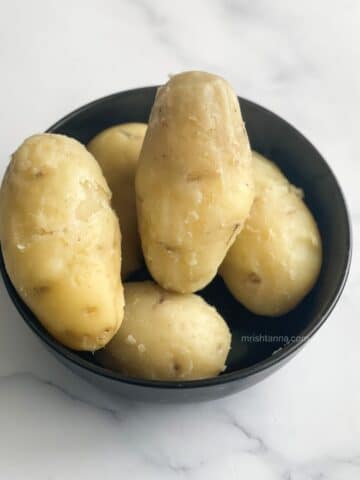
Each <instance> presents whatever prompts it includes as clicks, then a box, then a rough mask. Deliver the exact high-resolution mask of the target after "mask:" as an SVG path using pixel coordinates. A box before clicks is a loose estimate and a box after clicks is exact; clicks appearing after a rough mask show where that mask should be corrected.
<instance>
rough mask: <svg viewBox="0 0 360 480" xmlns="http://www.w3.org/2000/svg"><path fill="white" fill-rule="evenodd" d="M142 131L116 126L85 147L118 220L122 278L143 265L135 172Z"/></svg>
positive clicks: (134, 126)
mask: <svg viewBox="0 0 360 480" xmlns="http://www.w3.org/2000/svg"><path fill="white" fill-rule="evenodd" d="M146 128H147V125H146V124H145V123H124V124H122V125H116V126H115V127H110V128H107V129H106V130H104V131H102V132H101V133H99V134H98V135H96V137H95V138H93V139H92V140H91V142H90V143H89V144H88V146H87V148H88V150H89V151H90V152H91V153H92V154H93V155H94V157H95V158H96V160H97V161H98V162H99V165H100V167H101V169H102V171H103V174H104V177H105V179H106V181H107V183H108V185H109V187H110V190H111V192H112V198H111V203H112V205H113V208H114V210H115V212H116V214H117V216H118V218H119V222H120V230H121V237H122V238H121V257H122V265H121V276H122V278H126V277H127V276H129V275H130V274H131V273H133V272H135V271H136V270H139V269H140V268H141V266H142V264H143V255H142V251H141V244H140V237H139V233H138V228H137V216H136V201H135V172H136V167H137V162H138V158H139V154H140V150H141V146H142V143H143V140H144V136H145V132H146Z"/></svg>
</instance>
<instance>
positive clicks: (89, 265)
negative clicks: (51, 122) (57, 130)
mask: <svg viewBox="0 0 360 480" xmlns="http://www.w3.org/2000/svg"><path fill="white" fill-rule="evenodd" d="M110 197H111V193H110V191H109V188H108V186H107V184H106V181H105V179H104V177H103V175H102V173H101V170H100V167H99V165H98V164H97V162H96V161H95V159H94V158H93V156H92V155H91V154H90V153H89V152H88V151H87V150H86V148H85V147H84V146H83V145H81V144H80V143H79V142H77V141H76V140H74V139H71V138H68V137H65V136H63V135H52V134H43V135H34V136H33V137H30V138H28V139H27V140H25V142H24V143H23V144H22V145H21V146H20V148H19V149H18V150H17V151H16V152H15V154H14V155H13V157H12V160H11V162H10V164H9V166H8V169H7V172H6V174H5V177H4V180H3V183H2V187H1V193H0V240H1V247H2V252H3V255H4V259H5V265H6V270H7V272H8V274H9V276H10V279H11V281H12V282H13V284H14V286H15V288H16V290H17V291H18V293H19V295H20V296H21V297H22V299H23V300H24V302H25V303H26V304H27V305H28V306H29V307H30V309H31V310H32V311H33V312H34V314H35V315H36V316H37V318H38V319H39V321H40V322H41V323H42V325H43V326H44V327H45V328H46V329H47V330H48V331H49V332H50V333H51V334H52V335H53V336H54V337H55V338H56V339H57V340H59V342H61V343H63V344H64V345H66V346H67V347H70V348H72V349H75V350H90V351H94V350H96V349H98V348H101V347H103V346H104V345H105V344H106V343H107V342H108V341H109V340H110V339H111V338H112V336H113V335H114V334H115V333H116V331H117V330H118V328H119V326H120V324H121V321H122V317H123V305H124V299H123V289H122V285H121V282H120V266H121V257H120V231H119V224H118V220H117V218H116V215H115V213H114V212H113V210H112V209H111V207H110Z"/></svg>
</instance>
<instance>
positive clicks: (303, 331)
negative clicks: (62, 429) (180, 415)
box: [0, 87, 351, 402]
mask: <svg viewBox="0 0 360 480" xmlns="http://www.w3.org/2000/svg"><path fill="white" fill-rule="evenodd" d="M156 88H157V87H147V88H140V89H136V90H129V91H126V92H121V93H116V94H114V95H110V96H108V97H105V98H101V99H100V100H96V101H94V102H92V103H89V104H88V105H85V106H84V107H81V108H80V109H78V110H76V111H74V112H72V113H70V114H69V115H67V116H66V117H64V118H63V119H61V120H59V121H58V122H57V123H56V124H55V125H53V126H52V127H50V128H49V130H48V132H53V133H63V134H66V135H69V136H71V137H75V138H77V139H78V140H80V141H81V142H83V143H85V144H86V143H87V142H88V141H89V140H90V139H91V138H92V137H94V135H96V134H97V133H99V132H100V131H101V130H103V129H104V128H107V127H109V126H111V125H114V124H117V123H123V122H147V121H148V118H149V113H150V110H151V107H152V104H153V102H154V97H155V92H156ZM240 103H241V109H242V113H243V116H244V119H245V122H246V127H247V131H248V134H249V137H250V142H251V145H252V148H253V149H255V150H257V151H258V152H260V153H262V154H264V155H265V156H267V157H269V158H270V159H271V160H273V161H274V162H276V163H277V164H278V165H279V167H280V168H281V169H282V170H283V171H284V173H285V174H286V175H287V177H288V178H289V179H290V180H291V182H293V183H294V184H295V185H297V186H299V187H301V188H302V189H303V190H304V192H305V199H306V202H307V204H308V205H309V207H310V209H311V211H312V212H313V214H314V216H315V218H316V221H317V223H318V226H319V229H320V232H321V237H322V241H323V254H324V259H323V265H322V269H321V273H320V277H319V279H318V281H317V284H316V286H315V288H314V289H313V290H312V292H311V293H310V294H309V295H308V296H307V297H306V298H305V299H304V300H303V302H301V304H300V305H299V306H298V307H297V308H296V309H295V310H293V311H292V312H290V313H288V314H287V315H284V316H283V317H280V318H277V319H271V318H263V317H259V316H255V315H253V314H251V313H250V312H248V311H247V310H246V309H244V308H243V307H242V306H241V305H240V304H239V303H238V302H236V301H235V300H234V298H233V297H232V296H231V295H230V293H229V292H228V290H227V289H226V287H225V285H224V283H223V281H222V280H221V279H220V278H215V280H214V281H213V282H212V283H211V284H210V285H209V286H208V287H206V288H205V289H204V290H203V291H202V292H200V294H201V295H202V296H203V297H204V298H206V300H207V301H208V302H209V303H210V304H213V305H214V306H216V308H217V309H218V310H219V312H220V313H221V314H222V315H223V316H224V318H225V320H226V321H227V322H228V324H229V325H230V328H231V330H232V334H233V342H232V349H231V353H230V357H229V359H228V368H227V370H226V373H223V374H222V375H220V376H219V377H216V378H210V379H206V380H196V381H189V382H163V381H150V380H140V379H133V378H128V377H125V376H123V375H120V374H118V373H115V372H112V371H110V370H107V369H105V368H103V367H101V366H100V365H98V364H97V363H96V362H95V360H94V357H93V355H92V354H90V353H78V352H74V351H71V350H69V349H67V348H66V347H64V346H63V345H61V344H60V343H58V342H57V341H56V340H55V339H54V338H52V337H51V336H50V335H49V334H48V333H47V331H46V330H45V329H44V328H43V327H42V326H41V325H40V323H39V322H38V321H37V319H36V318H35V316H34V315H33V314H32V313H31V311H30V310H29V309H28V308H27V306H26V305H25V304H24V302H23V301H22V300H21V299H20V297H19V295H18V294H17V292H16V290H15V288H14V287H13V285H12V284H11V281H10V280H9V277H8V276H7V273H6V270H5V267H4V262H3V258H2V255H1V258H0V267H1V273H2V275H3V278H4V281H5V285H6V288H7V290H8V292H9V294H10V297H11V298H12V300H13V302H14V304H15V306H16V308H17V309H18V311H19V312H20V314H21V315H22V317H23V318H24V320H25V322H26V323H27V324H28V325H29V326H30V328H31V329H32V330H33V331H34V332H35V333H36V335H37V336H38V337H39V338H40V339H41V340H42V341H43V342H44V343H45V345H46V346H47V348H48V349H49V350H50V351H51V352H52V353H53V354H54V355H55V356H56V357H57V358H58V359H59V360H60V361H61V362H62V363H63V364H65V365H67V366H68V367H69V368H70V369H71V370H73V371H74V372H76V373H78V374H79V375H80V376H82V377H84V378H86V379H88V380H90V381H91V382H93V383H95V384H96V385H98V386H99V387H100V388H103V389H107V390H112V391H115V392H118V393H120V394H121V395H124V396H127V397H131V398H133V399H136V400H149V401H157V402H159V401H196V400H208V399H213V398H217V397H222V396H224V395H228V394H231V393H234V392H236V391H239V390H241V389H243V388H245V387H247V386H249V385H251V384H254V383H256V382H258V381H260V380H261V379H263V378H265V377H266V376H268V375H269V374H270V373H271V372H273V371H275V370H277V369H278V368H279V367H280V366H281V365H283V364H284V363H285V362H287V361H288V360H289V359H290V358H291V357H292V356H293V355H294V354H295V353H296V352H298V351H299V350H300V347H302V346H303V345H304V344H305V343H306V341H307V340H308V339H309V338H310V337H311V336H312V335H313V334H314V333H315V332H316V331H317V330H318V329H319V327H320V326H321V325H322V324H323V323H324V322H325V320H326V318H327V317H328V315H329V314H330V312H331V311H332V309H333V308H334V306H335V304H336V303H337V301H338V299H339V297H340V294H341V292H342V290H343V287H344V284H345V281H346V278H347V275H348V271H349V266H350V258H351V232H350V220H349V215H348V211H347V208H346V205H345V201H344V197H343V195H342V192H341V189H340V187H339V185H338V183H337V181H336V178H335V177H334V174H333V173H332V171H331V170H330V168H329V167H328V165H327V164H326V162H325V160H324V159H323V158H322V156H321V155H320V154H319V153H318V152H317V150H316V149H315V148H314V147H313V146H312V145H311V143H310V142H308V140H306V139H305V138H304V137H303V136H302V135H301V134H300V133H299V132H298V131H297V130H295V128H293V127H292V126H291V125H289V124H288V123H287V122H285V121H284V120H282V119H281V118H279V117H278V116H276V115H275V114H274V113H272V112H270V111H268V110H266V109H265V108H263V107H260V106H259V105H256V104H255V103H252V102H249V101H248V100H245V99H240ZM147 276H148V274H147V272H140V273H139V274H137V275H136V276H135V278H138V279H140V278H146V277H147Z"/></svg>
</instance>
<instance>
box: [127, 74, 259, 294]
mask: <svg viewBox="0 0 360 480" xmlns="http://www.w3.org/2000/svg"><path fill="white" fill-rule="evenodd" d="M253 196H254V189H253V182H252V168H251V151H250V147H249V142H248V138H247V134H246V131H245V127H244V122H243V120H242V118H241V113H240V108H239V102H238V99H237V97H236V95H235V94H234V92H233V90H232V89H231V87H230V86H229V84H228V83H227V82H226V81H225V80H223V79H222V78H220V77H217V76H215V75H211V74H208V73H204V72H185V73H182V74H179V75H175V76H173V77H172V78H171V79H170V80H169V82H168V83H167V84H166V85H165V86H163V87H161V88H160V89H159V90H158V92H157V95H156V99H155V103H154V106H153V108H152V111H151V116H150V122H149V127H148V130H147V133H146V136H145V140H144V144H143V147H142V150H141V154H140V158H139V165H138V170H137V173H136V200H137V212H138V222H139V231H140V236H141V242H142V247H143V252H144V256H145V260H146V264H147V266H148V268H149V270H150V272H151V274H152V276H153V277H154V279H155V280H156V281H157V282H158V283H159V284H160V285H161V286H163V287H164V288H166V289H168V290H173V291H177V292H182V293H189V292H194V291H196V290H199V289H201V288H203V287H204V286H205V285H207V284H208V283H209V282H210V281H211V280H212V278H213V277H214V276H215V274H216V272H217V269H218V267H219V265H220V263H221V262H222V260H223V258H224V257H225V254H226V252H227V250H228V249H229V247H230V246H231V244H232V243H233V241H234V239H235V237H236V235H237V233H238V232H239V231H240V229H241V228H242V226H243V223H244V221H245V219H246V217H247V215H248V213H249V211H250V207H251V204H252V201H253Z"/></svg>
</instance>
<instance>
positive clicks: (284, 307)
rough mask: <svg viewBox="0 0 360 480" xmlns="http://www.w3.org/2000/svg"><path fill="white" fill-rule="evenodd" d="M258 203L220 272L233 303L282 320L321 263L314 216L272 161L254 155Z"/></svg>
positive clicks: (301, 295)
mask: <svg viewBox="0 0 360 480" xmlns="http://www.w3.org/2000/svg"><path fill="white" fill-rule="evenodd" d="M253 160H254V163H253V165H254V180H255V187H256V197H255V200H254V204H253V206H252V209H251V212H250V216H249V218H248V220H247V221H246V223H245V226H244V229H243V230H242V232H241V233H240V234H239V236H238V237H237V238H236V240H235V242H234V244H233V246H232V247H231V249H230V250H229V252H228V253H227V255H226V257H225V260H224V262H223V264H222V266H221V269H220V274H221V275H222V277H223V279H224V281H225V283H226V284H227V286H228V288H229V289H230V291H231V292H232V294H233V295H234V297H235V298H237V300H239V302H241V303H242V304H243V305H245V307H246V308H248V309H249V310H251V311H252V312H254V313H256V314H259V315H268V316H278V315H283V314H285V313H287V312H289V311H290V310H292V309H293V308H295V307H296V305H298V303H299V302H300V301H301V300H302V299H303V298H304V297H305V295H306V294H307V293H308V292H309V291H310V290H311V289H312V287H313V286H314V284H315V282H316V279H317V277H318V275H319V272H320V267H321V261H322V248H321V238H320V234H319V231H318V228H317V225H316V223H315V220H314V218H313V216H312V215H311V213H310V211H309V209H308V208H307V206H306V205H305V203H304V202H303V200H302V192H301V190H299V189H297V188H295V187H294V186H292V185H291V184H290V183H289V182H288V180H287V179H286V178H285V177H284V175H283V174H282V173H281V171H280V170H279V169H278V168H277V167H276V166H275V165H274V164H273V163H272V162H270V161H269V160H267V159H266V158H264V157H263V156H261V155H259V154H257V153H256V152H253Z"/></svg>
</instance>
